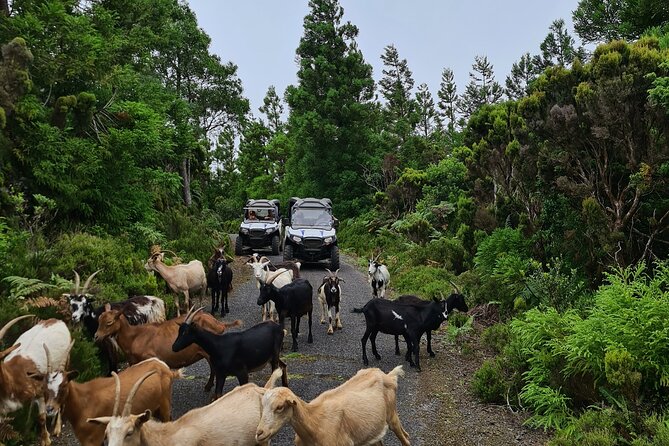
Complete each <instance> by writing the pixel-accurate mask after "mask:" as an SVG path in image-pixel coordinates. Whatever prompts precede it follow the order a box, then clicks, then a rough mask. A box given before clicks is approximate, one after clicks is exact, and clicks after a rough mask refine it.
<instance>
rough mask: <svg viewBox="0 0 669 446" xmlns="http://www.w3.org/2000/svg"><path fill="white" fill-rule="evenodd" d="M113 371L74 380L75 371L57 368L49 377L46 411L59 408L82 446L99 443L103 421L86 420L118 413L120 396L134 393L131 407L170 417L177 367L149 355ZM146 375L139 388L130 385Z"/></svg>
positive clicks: (103, 428) (162, 416)
mask: <svg viewBox="0 0 669 446" xmlns="http://www.w3.org/2000/svg"><path fill="white" fill-rule="evenodd" d="M113 375H114V376H113V377H112V378H109V377H105V378H96V379H94V380H92V381H88V382H85V383H78V382H75V381H73V379H74V378H75V377H76V371H71V372H65V373H64V372H56V373H52V374H50V376H49V378H48V383H47V413H48V414H55V413H56V412H58V411H60V410H62V412H63V416H64V417H65V418H66V419H67V420H68V421H69V422H70V424H72V430H73V431H74V435H75V436H76V437H77V440H79V443H81V445H82V446H100V445H101V444H102V442H103V441H104V437H105V427H104V425H101V424H94V423H87V422H86V421H87V420H88V419H89V418H95V417H103V416H109V415H112V414H114V413H117V412H118V408H119V404H120V401H121V397H123V398H128V396H129V395H133V394H134V396H135V398H133V399H132V410H133V411H135V412H142V411H144V410H146V409H150V410H153V411H154V413H156V414H157V415H158V416H159V417H160V419H161V420H163V421H169V420H170V411H171V409H172V381H173V380H174V378H176V377H179V376H181V373H180V372H179V371H172V370H170V368H169V367H168V366H167V364H165V363H164V362H163V361H160V360H159V359H156V358H152V359H147V360H146V361H142V362H140V363H139V364H135V365H133V366H131V367H128V368H127V369H125V370H124V371H122V372H121V373H120V374H118V375H116V373H115V372H114V373H113ZM149 375H151V376H149ZM146 376H149V378H148V379H147V381H146V384H145V385H144V386H142V388H141V389H139V390H138V389H137V388H135V387H132V386H133V384H134V383H136V382H137V381H138V379H140V378H141V377H146ZM114 384H115V385H114ZM131 387H132V388H131ZM128 410H129V409H128Z"/></svg>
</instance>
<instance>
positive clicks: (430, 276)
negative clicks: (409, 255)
mask: <svg viewBox="0 0 669 446" xmlns="http://www.w3.org/2000/svg"><path fill="white" fill-rule="evenodd" d="M396 276H397V278H396V279H394V280H393V279H391V280H393V282H391V283H393V288H394V289H395V290H397V291H398V293H401V294H416V295H418V296H421V297H422V298H423V299H432V298H433V297H437V298H441V296H442V294H443V295H444V296H446V295H447V294H448V293H449V290H451V288H453V286H452V285H451V283H450V282H449V280H451V279H452V278H453V275H452V273H450V272H449V271H447V270H445V269H443V268H434V267H431V266H417V267H414V268H410V269H406V270H404V271H400V272H399V273H398V274H396Z"/></svg>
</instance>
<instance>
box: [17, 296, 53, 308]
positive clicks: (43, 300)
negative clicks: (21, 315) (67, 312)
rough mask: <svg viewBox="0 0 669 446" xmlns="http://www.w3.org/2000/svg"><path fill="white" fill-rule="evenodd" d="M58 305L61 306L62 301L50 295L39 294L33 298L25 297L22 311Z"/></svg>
mask: <svg viewBox="0 0 669 446" xmlns="http://www.w3.org/2000/svg"><path fill="white" fill-rule="evenodd" d="M60 306H62V301H60V300H56V299H53V298H51V297H46V296H40V297H35V298H33V299H25V301H24V303H23V307H22V309H23V310H24V311H28V310H30V309H31V308H48V307H60Z"/></svg>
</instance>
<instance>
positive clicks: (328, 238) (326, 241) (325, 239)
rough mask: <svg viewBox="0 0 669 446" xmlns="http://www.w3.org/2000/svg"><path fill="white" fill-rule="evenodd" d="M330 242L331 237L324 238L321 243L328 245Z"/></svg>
mask: <svg viewBox="0 0 669 446" xmlns="http://www.w3.org/2000/svg"><path fill="white" fill-rule="evenodd" d="M332 240H333V237H325V238H324V239H323V242H325V244H326V245H329V244H330V243H332Z"/></svg>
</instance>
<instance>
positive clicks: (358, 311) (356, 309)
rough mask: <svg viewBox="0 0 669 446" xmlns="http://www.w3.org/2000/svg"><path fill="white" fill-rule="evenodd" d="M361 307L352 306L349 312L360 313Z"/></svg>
mask: <svg viewBox="0 0 669 446" xmlns="http://www.w3.org/2000/svg"><path fill="white" fill-rule="evenodd" d="M362 310H363V308H354V309H352V310H351V313H362V312H363V311H362Z"/></svg>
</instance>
